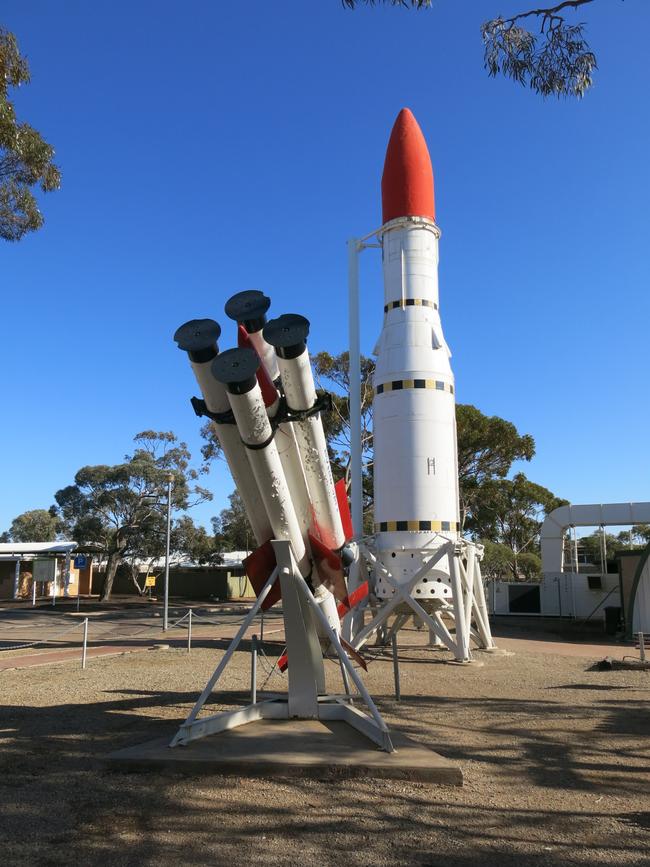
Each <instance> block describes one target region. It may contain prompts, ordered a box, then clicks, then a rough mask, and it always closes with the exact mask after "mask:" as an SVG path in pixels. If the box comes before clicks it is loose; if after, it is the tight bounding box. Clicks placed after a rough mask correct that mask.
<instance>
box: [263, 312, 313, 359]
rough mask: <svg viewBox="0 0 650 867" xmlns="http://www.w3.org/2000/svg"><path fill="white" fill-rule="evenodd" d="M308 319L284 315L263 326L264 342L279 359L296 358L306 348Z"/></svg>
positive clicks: (295, 315) (288, 314)
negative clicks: (272, 349) (272, 348)
mask: <svg viewBox="0 0 650 867" xmlns="http://www.w3.org/2000/svg"><path fill="white" fill-rule="evenodd" d="M308 334H309V319H305V317H304V316H300V315H299V314H298V313H285V314H284V315H282V316H278V318H277V319H271V321H270V322H267V324H266V325H265V326H264V340H266V342H267V343H270V344H271V346H273V347H275V351H276V353H277V354H278V355H279V356H280V358H298V356H299V355H302V354H303V352H304V351H305V349H306V348H307V335H308Z"/></svg>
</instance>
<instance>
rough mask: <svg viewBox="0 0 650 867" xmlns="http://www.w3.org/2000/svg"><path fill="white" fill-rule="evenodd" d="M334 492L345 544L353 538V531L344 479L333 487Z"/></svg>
mask: <svg viewBox="0 0 650 867" xmlns="http://www.w3.org/2000/svg"><path fill="white" fill-rule="evenodd" d="M334 490H335V491H336V502H337V503H338V507H339V515H340V516H341V523H342V524H343V532H344V534H345V541H346V542H347V541H349V540H350V539H351V538H352V537H353V536H354V530H353V528H352V515H351V514H350V504H349V502H348V490H347V487H346V484H345V479H339V481H338V482H337V483H336V484H335V485H334Z"/></svg>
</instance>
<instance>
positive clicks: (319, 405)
mask: <svg viewBox="0 0 650 867" xmlns="http://www.w3.org/2000/svg"><path fill="white" fill-rule="evenodd" d="M190 403H191V404H192V409H193V410H194V413H195V414H196V415H197V416H199V418H202V417H203V418H209V419H211V420H212V421H216V422H217V424H237V422H236V421H235V416H234V415H233V412H232V410H228V412H210V410H209V409H208V407H207V406H206V403H205V401H204V400H203V399H202V398H200V397H193V398H191V399H190ZM331 410H332V395H331V394H330V393H329V391H324V392H322V393H321V394H319V395H318V397H317V398H316V400H315V401H314V403H313V404H312V406H310V407H309V409H290V408H289V406H287V400H286V398H285V397H284V395H282V396H281V397H280V405H279V407H278V411H277V413H276V414H275V415H274V416H273V418H271V419H269V421H270V422H271V427H272V428H273V430H274V431H275V429H276V428H277V427H278V425H281V424H283V423H284V422H289V421H302V420H303V419H306V418H309V417H310V416H312V415H318V413H319V412H331Z"/></svg>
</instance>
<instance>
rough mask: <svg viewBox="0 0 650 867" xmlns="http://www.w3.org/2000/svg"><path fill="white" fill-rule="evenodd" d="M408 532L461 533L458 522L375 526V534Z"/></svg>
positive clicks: (404, 523)
mask: <svg viewBox="0 0 650 867" xmlns="http://www.w3.org/2000/svg"><path fill="white" fill-rule="evenodd" d="M403 531H408V532H419V533H423V532H432V531H433V532H442V533H451V532H456V533H459V532H460V524H459V523H458V521H381V522H380V523H379V524H375V533H400V532H403Z"/></svg>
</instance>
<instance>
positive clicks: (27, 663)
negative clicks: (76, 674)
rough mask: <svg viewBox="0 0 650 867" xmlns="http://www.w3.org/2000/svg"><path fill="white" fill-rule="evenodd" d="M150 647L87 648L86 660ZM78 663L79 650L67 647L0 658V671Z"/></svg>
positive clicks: (140, 650) (134, 651)
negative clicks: (76, 661)
mask: <svg viewBox="0 0 650 867" xmlns="http://www.w3.org/2000/svg"><path fill="white" fill-rule="evenodd" d="M149 647H150V645H148V644H147V645H140V646H138V645H123V646H120V645H111V646H108V647H89V648H88V652H87V655H86V658H87V659H94V658H96V657H98V656H119V655H120V654H122V653H141V652H142V651H143V650H149ZM74 660H78V661H79V665H81V648H79V647H69V648H67V649H65V650H44V651H41V652H35V653H26V654H20V656H0V671H7V670H9V669H11V668H34V667H36V666H39V665H56V664H57V663H61V662H72V661H74Z"/></svg>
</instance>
